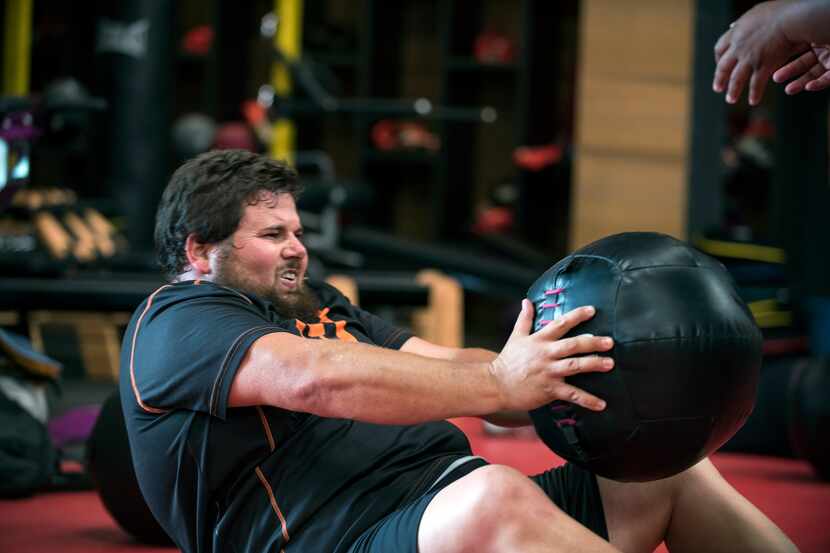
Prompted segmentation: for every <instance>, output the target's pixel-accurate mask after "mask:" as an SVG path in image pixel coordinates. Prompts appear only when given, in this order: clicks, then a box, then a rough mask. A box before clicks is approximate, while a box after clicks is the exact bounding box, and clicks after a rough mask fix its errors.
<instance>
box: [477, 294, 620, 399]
mask: <svg viewBox="0 0 830 553" xmlns="http://www.w3.org/2000/svg"><path fill="white" fill-rule="evenodd" d="M594 312H595V310H594V308H593V307H580V308H578V309H574V310H573V311H570V312H568V313H566V314H565V315H563V316H562V317H560V318H558V319H556V320H554V321H552V322H550V323H549V324H548V325H547V326H546V327H545V328H543V329H541V330H539V331H538V332H535V333H533V334H531V333H530V331H531V329H532V326H533V306H532V304H531V303H530V302H529V301H528V300H524V301H523V302H522V312H521V313H520V314H519V317H518V319H517V320H516V324H515V326H514V328H513V332H512V334H511V335H510V338H509V339H508V340H507V343H506V344H505V345H504V348H503V349H502V351H501V353H500V354H499V356H498V357H497V358H496V359H495V360H494V361H493V362H492V364H491V372H492V374H493V376H494V377H495V378H496V381H497V382H498V383H499V386H500V388H501V390H502V396H503V397H504V408H505V409H507V410H523V411H527V410H530V409H534V408H536V407H539V406H540V405H544V404H546V403H549V402H551V401H554V400H557V399H559V400H563V401H568V402H571V403H575V404H577V405H580V406H582V407H585V408H587V409H591V410H594V411H601V410H602V409H604V408H605V402H604V401H602V400H601V399H600V398H598V397H596V396H594V395H592V394H589V393H588V392H586V391H584V390H581V389H579V388H577V387H575V386H572V385H571V384H568V383H567V382H565V377H568V376H572V375H575V374H578V373H583V372H607V371H610V370H611V369H612V368H613V366H614V360H613V359H611V358H610V357H601V356H597V355H586V356H581V357H574V356H576V355H580V354H588V353H594V352H600V351H608V350H609V349H611V348H612V347H613V345H614V342H613V340H612V339H611V338H607V337H599V336H593V335H590V334H583V335H581V336H574V337H571V338H563V336H565V334H567V333H568V332H569V331H570V330H571V329H573V328H574V327H576V326H577V325H579V324H580V323H583V322H584V321H587V320H588V319H590V318H591V317H593V316H594Z"/></svg>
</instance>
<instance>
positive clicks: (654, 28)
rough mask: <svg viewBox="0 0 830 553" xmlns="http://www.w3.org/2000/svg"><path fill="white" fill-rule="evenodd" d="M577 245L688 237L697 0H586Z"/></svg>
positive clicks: (574, 225)
mask: <svg viewBox="0 0 830 553" xmlns="http://www.w3.org/2000/svg"><path fill="white" fill-rule="evenodd" d="M581 5H582V11H581V18H582V19H581V21H580V57H579V72H578V75H579V82H578V83H577V105H576V136H575V151H576V157H575V162H574V163H575V166H574V181H573V194H572V204H571V212H572V216H571V232H570V245H571V247H572V248H578V247H580V246H582V245H584V244H587V243H588V242H591V241H593V240H596V239H598V238H601V237H603V236H606V235H608V234H613V233H616V232H623V231H628V230H651V231H657V232H665V233H667V234H672V235H674V236H677V237H679V238H685V229H686V215H687V213H686V212H687V200H686V195H687V193H686V186H687V185H686V180H687V176H686V175H687V166H686V163H687V161H686V160H687V157H688V148H689V130H690V121H689V116H690V108H691V63H692V58H691V56H692V51H693V49H692V46H693V44H692V36H693V35H692V32H693V29H694V25H693V24H694V20H693V16H694V0H672V1H670V2H666V1H664V0H626V1H625V2H619V1H615V0H583V1H582V4H581Z"/></svg>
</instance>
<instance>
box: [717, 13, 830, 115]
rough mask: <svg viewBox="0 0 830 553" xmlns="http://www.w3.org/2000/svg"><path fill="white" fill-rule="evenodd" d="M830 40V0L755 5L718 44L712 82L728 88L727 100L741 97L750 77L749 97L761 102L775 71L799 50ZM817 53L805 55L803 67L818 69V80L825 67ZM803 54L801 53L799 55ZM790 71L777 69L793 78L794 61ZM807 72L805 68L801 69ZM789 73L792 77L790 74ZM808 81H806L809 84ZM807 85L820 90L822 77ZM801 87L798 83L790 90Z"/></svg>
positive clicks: (814, 76) (780, 78)
mask: <svg viewBox="0 0 830 553" xmlns="http://www.w3.org/2000/svg"><path fill="white" fill-rule="evenodd" d="M828 43H830V0H775V1H771V2H762V3H760V4H757V5H755V6H754V7H753V8H752V9H750V10H749V11H747V12H746V13H745V14H744V15H742V16H741V17H740V18H738V20H737V21H735V22H734V23H733V24H732V25H730V28H729V30H727V31H726V32H725V33H724V34H723V35H722V36H721V37H720V39H719V40H718V41H717V43H716V44H715V63H717V68H716V69H715V76H714V81H713V83H712V88H713V89H714V90H715V92H724V91H726V101H727V102H729V103H735V102H737V101H738V98H739V97H740V96H741V93H742V91H743V89H744V87H745V86H746V85H747V82H749V103H750V104H751V105H757V104H758V103H759V102H760V101H761V98H762V97H763V95H764V90H765V88H766V85H767V81H768V80H769V78H770V76H771V75H772V74H773V72H776V70H779V69H781V68H782V66H784V64H785V63H787V61H788V60H789V59H790V58H791V57H792V56H794V55H796V54H802V55H803V54H805V53H807V54H809V52H808V51H809V50H810V48H811V45H826V44H828ZM814 54H815V55H814V56H812V57H810V56H808V58H809V59H803V60H801V62H800V63H799V64H798V67H799V68H801V67H803V68H804V70H805V71H808V70H809V71H812V75H810V76H811V77H812V80H816V79H817V78H818V77H820V76H821V74H823V71H821V69H824V66H822V65H821V64H820V63H817V62H818V61H821V60H820V59H817V58H819V57H820V53H819V52H814ZM799 59H801V58H799ZM787 67H789V69H788V70H787V71H785V72H784V73H780V72H776V75H775V80H776V82H782V81H783V80H788V79H789V78H792V77H793V76H797V75H795V74H794V71H795V68H794V67H792V66H790V65H788V66H787ZM801 74H804V73H801ZM784 75H786V76H787V77H786V79H785V77H784ZM806 82H808V81H805V86H806ZM806 88H807V90H820V89H821V88H823V81H819V82H818V83H815V84H813V85H810V86H809V87H806ZM799 90H801V88H799V87H798V86H797V85H795V86H792V87H788V90H787V93H788V94H794V93H796V92H798V91H799Z"/></svg>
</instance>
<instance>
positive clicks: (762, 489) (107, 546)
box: [0, 419, 830, 553]
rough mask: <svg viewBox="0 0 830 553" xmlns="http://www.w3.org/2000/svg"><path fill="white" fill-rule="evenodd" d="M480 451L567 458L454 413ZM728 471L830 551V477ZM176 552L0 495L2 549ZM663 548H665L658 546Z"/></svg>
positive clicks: (52, 500) (103, 517)
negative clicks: (490, 430) (487, 431)
mask: <svg viewBox="0 0 830 553" xmlns="http://www.w3.org/2000/svg"><path fill="white" fill-rule="evenodd" d="M453 422H455V423H456V424H458V426H460V427H461V428H462V429H463V430H464V431H465V432H466V433H467V435H468V436H469V437H470V442H471V443H472V446H473V450H474V451H475V453H476V454H478V455H481V456H483V457H485V458H487V459H488V460H489V461H490V462H493V463H502V464H507V465H511V466H513V467H516V468H517V469H519V470H521V471H523V472H525V473H526V474H533V473H538V472H542V471H544V470H546V469H548V468H549V467H551V466H554V465H557V464H560V463H561V462H562V461H561V459H559V458H558V457H556V456H555V455H554V454H553V453H551V452H550V451H549V450H548V449H547V448H546V447H545V446H544V444H542V443H541V442H540V441H539V440H535V439H528V438H526V437H525V438H516V437H494V436H489V435H486V434H485V433H484V431H483V429H482V426H481V422H480V421H478V420H476V419H455V420H454V421H453ZM713 462H714V463H715V465H716V466H717V467H718V468H719V469H720V471H721V472H722V474H723V475H724V477H725V478H726V479H727V480H728V481H729V482H730V483H731V484H732V485H733V486H735V488H737V489H738V490H739V491H740V492H741V493H743V494H744V495H745V496H746V497H747V498H748V499H749V500H750V501H751V502H752V503H753V504H755V505H756V506H757V507H758V508H759V509H761V511H763V512H764V513H766V514H767V516H769V517H770V518H771V519H772V520H773V521H774V522H775V523H776V524H778V526H780V527H781V529H782V530H784V532H785V533H786V534H787V535H788V536H789V537H790V539H792V540H793V541H794V542H795V544H796V545H797V546H798V547H799V549H800V550H801V553H827V552H828V551H830V483H827V482H821V481H820V480H818V479H817V478H816V477H815V476H814V475H813V473H812V470H811V469H810V467H809V466H808V465H807V464H806V463H804V462H802V461H798V460H794V459H779V458H773V457H760V456H755V455H741V454H726V453H719V454H716V455H715V456H714V457H713ZM56 551H59V552H61V553H98V552H101V553H130V552H133V551H134V552H141V553H175V551H176V549H175V548H169V547H168V548H165V547H153V546H146V545H142V544H139V543H136V542H135V541H133V540H132V538H130V536H128V535H127V534H126V533H124V532H123V531H122V530H121V529H120V528H118V527H117V526H116V524H115V522H113V520H112V519H111V518H110V517H109V515H108V514H107V512H106V511H105V510H104V507H103V505H102V504H101V502H100V500H99V499H98V496H97V495H96V494H95V493H94V492H69V493H54V494H48V493H47V494H40V495H37V496H35V497H31V498H28V499H21V500H2V501H0V552H2V553H53V552H56ZM658 551H660V552H665V551H666V550H665V549H664V548H663V547H662V546H661V548H660V549H658Z"/></svg>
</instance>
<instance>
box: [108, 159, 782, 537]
mask: <svg viewBox="0 0 830 553" xmlns="http://www.w3.org/2000/svg"><path fill="white" fill-rule="evenodd" d="M298 193H299V186H298V184H297V182H296V177H295V174H294V173H293V172H292V171H291V170H290V169H289V168H287V167H286V166H285V165H283V164H281V163H279V162H276V161H273V160H269V159H267V158H264V157H261V156H257V155H254V154H250V153H248V152H244V151H240V150H228V151H214V152H209V153H207V154H203V155H201V156H199V157H197V158H195V159H193V160H191V161H189V162H187V163H185V164H184V165H183V166H182V167H181V168H179V169H178V170H177V171H176V173H175V174H174V175H173V177H172V178H171V180H170V183H169V185H168V187H167V189H166V191H165V192H164V195H163V197H162V200H161V204H160V206H159V210H158V219H157V223H156V242H157V246H158V250H159V258H160V260H161V264H162V266H163V267H164V268H165V270H166V272H167V274H168V276H169V277H170V279H171V283H170V284H168V285H166V286H163V287H162V288H160V289H159V290H157V291H156V292H154V293H153V294H152V295H151V296H150V297H149V298H148V299H147V300H146V301H145V302H144V304H142V305H141V306H140V307H139V308H138V310H137V311H136V314H135V315H134V317H133V319H132V321H131V323H130V325H129V326H128V328H127V331H126V333H125V339H124V347H123V350H122V367H123V369H122V373H121V374H122V379H121V397H122V402H123V405H124V412H125V419H126V422H127V428H128V433H129V437H130V443H131V448H132V452H133V459H134V462H135V468H136V473H137V476H138V480H139V483H140V485H141V489H142V492H143V494H144V495H145V498H146V499H147V502H148V504H149V506H150V508H151V509H152V511H153V513H154V514H155V516H156V517H157V518H158V519H159V521H160V522H161V524H162V526H163V527H164V528H165V530H166V531H167V532H168V533H169V534H170V535H171V537H172V538H173V539H174V540H175V541H176V543H177V545H178V546H179V547H180V548H181V549H182V550H183V551H185V552H186V553H190V552H204V551H223V552H224V551H256V552H259V551H288V552H290V551H314V552H317V551H321V552H324V551H325V552H328V551H333V552H350V553H357V552H404V553H415V552H417V551H420V552H421V553H430V552H437V551H440V552H450V553H451V552H456V551H458V552H462V551H475V552H484V553H486V552H489V551H523V552H524V551H546V552H551V551H580V552H583V551H597V552H601V551H608V552H610V551H643V552H646V551H649V552H650V551H653V549H654V548H655V547H656V546H657V545H658V544H659V543H660V541H662V540H663V539H664V538H665V539H667V540H668V543H669V545H670V547H672V548H673V550H676V551H703V550H707V551H793V550H794V549H795V548H794V546H793V545H792V544H791V543H790V542H789V541H788V540H787V538H786V537H785V536H784V535H783V534H782V533H781V532H780V531H779V530H778V529H777V528H776V527H775V526H774V525H773V524H772V523H771V522H770V521H769V520H768V519H767V518H766V517H765V516H764V515H763V514H761V513H760V512H759V511H758V510H757V509H755V508H754V507H753V506H752V505H750V504H749V503H748V502H747V501H746V500H745V499H744V498H742V497H741V496H740V495H739V494H738V493H737V492H735V490H733V489H732V488H731V487H730V486H729V485H728V484H727V483H726V482H725V481H724V480H723V479H722V478H721V477H720V476H719V475H718V473H717V472H716V470H715V469H714V468H713V467H712V465H711V464H710V463H709V462H708V461H704V462H701V463H700V464H698V465H697V466H695V467H693V468H691V469H689V470H688V471H686V472H685V473H683V474H680V475H678V476H675V477H673V478H668V479H665V480H661V481H657V482H650V483H644V484H621V483H617V482H612V481H608V480H605V479H602V478H595V477H594V476H593V475H591V474H589V473H587V472H586V471H583V470H581V469H579V468H577V467H574V466H570V465H566V466H565V467H562V468H559V469H555V470H552V471H549V472H546V473H544V474H542V475H539V476H536V477H533V478H532V479H531V478H527V477H525V476H524V475H522V474H520V473H519V472H517V471H515V470H513V469H511V468H509V467H505V466H497V465H488V464H487V463H486V461H484V460H483V459H479V458H476V457H472V456H471V453H470V450H469V445H468V443H467V441H466V439H465V438H464V436H463V434H461V433H460V431H458V430H457V429H456V428H455V427H454V426H452V425H451V424H449V423H447V422H444V420H443V419H445V418H448V417H455V416H479V417H483V418H490V419H491V420H497V418H498V415H497V413H499V412H502V411H525V412H526V411H527V410H528V409H531V408H535V407H537V406H539V405H543V404H545V403H547V402H550V401H552V400H554V399H562V400H566V401H571V402H574V403H577V404H579V405H581V406H584V407H586V408H589V409H596V410H601V409H603V408H604V403H603V402H602V400H601V399H599V398H596V397H593V396H591V395H589V394H588V393H586V392H584V391H583V390H579V389H577V388H574V387H573V386H570V385H568V384H567V383H566V382H565V381H564V377H566V376H568V375H572V374H575V373H577V372H585V371H594V372H603V371H609V370H612V368H613V363H612V362H611V359H610V358H608V357H606V356H603V355H601V352H604V351H608V350H609V349H610V348H611V347H612V343H611V340H610V338H603V337H595V336H590V335H582V336H578V337H572V338H567V339H563V338H562V336H563V335H564V334H565V333H567V332H568V331H569V330H570V329H572V328H574V327H576V326H577V325H579V323H581V322H583V321H585V320H587V319H589V318H590V317H591V316H592V314H593V312H592V309H590V308H580V309H577V310H574V311H572V312H570V313H568V314H566V315H565V316H563V317H562V318H561V319H559V320H557V321H555V322H553V323H552V324H549V325H548V326H547V327H545V328H544V329H543V330H541V331H539V332H536V333H534V334H529V332H530V329H531V325H532V319H533V313H532V308H531V307H530V305H529V303H528V302H527V301H525V302H524V303H523V306H522V313H521V314H520V316H519V318H518V320H517V322H516V325H515V328H514V331H513V333H512V335H511V337H510V338H509V340H508V341H507V343H506V344H505V346H504V348H503V349H502V351H501V352H500V353H498V354H496V353H494V352H488V351H484V350H480V349H453V348H446V347H441V346H438V345H435V344H431V343H428V342H426V341H424V340H421V339H419V338H417V337H415V336H412V335H411V334H410V333H409V332H407V331H404V330H401V329H398V328H395V327H393V326H391V325H389V324H387V323H385V322H384V321H382V320H381V319H379V318H377V317H375V316H374V315H371V314H370V313H367V312H365V311H363V310H361V309H358V308H357V307H355V306H353V305H351V304H350V303H349V302H348V300H346V299H345V298H344V297H343V296H342V295H341V294H340V293H338V292H337V291H336V290H335V289H333V288H331V287H330V286H326V285H324V284H313V283H307V282H306V279H305V272H306V266H307V254H306V250H305V248H304V246H303V244H302V226H301V223H300V219H299V217H298V215H297V211H296V207H295V198H296V195H297V194H298ZM597 352H599V354H595V355H580V354H591V353H597ZM577 356H578V357H577Z"/></svg>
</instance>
